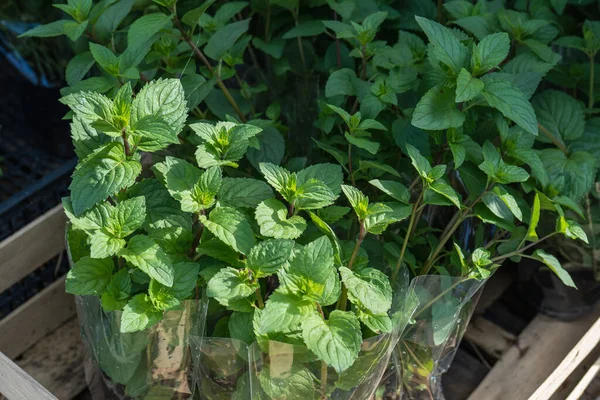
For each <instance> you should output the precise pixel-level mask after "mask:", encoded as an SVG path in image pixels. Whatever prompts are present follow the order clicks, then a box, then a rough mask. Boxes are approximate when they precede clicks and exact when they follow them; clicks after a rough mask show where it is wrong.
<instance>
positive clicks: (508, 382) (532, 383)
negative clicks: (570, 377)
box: [469, 307, 600, 400]
mask: <svg viewBox="0 0 600 400" xmlns="http://www.w3.org/2000/svg"><path fill="white" fill-rule="evenodd" d="M599 316H600V307H599V308H596V310H595V311H594V312H592V313H590V314H589V315H587V316H586V317H584V318H582V319H580V320H577V321H571V322H563V321H557V320H553V319H551V318H549V317H546V316H543V315H538V316H537V317H535V318H534V320H533V321H532V322H531V323H530V324H529V325H528V326H527V328H526V329H525V330H524V331H523V332H522V333H521V335H519V337H518V339H517V342H516V343H515V344H514V345H513V346H512V347H511V348H509V349H508V350H507V351H506V352H505V353H504V355H503V356H502V358H501V359H500V360H499V361H498V362H497V363H496V364H495V365H494V367H493V368H492V370H491V371H490V373H489V374H488V375H487V376H486V377H485V379H484V380H483V381H482V382H481V384H480V385H479V386H478V387H477V389H476V390H475V391H474V392H473V393H472V394H471V396H470V397H469V400H505V399H511V400H525V399H528V398H529V397H530V396H531V395H532V394H533V393H534V392H535V391H536V389H537V388H538V387H539V386H540V385H541V384H542V383H543V382H544V381H545V380H546V378H548V377H549V376H550V375H551V374H552V372H553V371H554V370H555V369H556V367H557V366H558V365H559V364H560V363H561V362H562V361H563V359H564V358H565V356H566V355H567V354H568V353H569V351H570V350H571V349H572V348H573V346H575V345H576V344H577V343H578V342H579V340H580V339H581V337H582V336H583V335H584V334H585V333H586V332H587V331H588V330H589V329H590V327H591V326H592V325H593V324H594V323H595V322H596V320H597V319H598V317H599Z"/></svg>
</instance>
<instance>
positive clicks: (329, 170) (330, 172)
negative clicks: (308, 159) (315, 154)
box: [296, 163, 344, 196]
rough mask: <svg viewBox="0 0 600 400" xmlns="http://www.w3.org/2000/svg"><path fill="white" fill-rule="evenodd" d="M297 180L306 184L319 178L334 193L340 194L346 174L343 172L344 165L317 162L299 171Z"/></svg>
mask: <svg viewBox="0 0 600 400" xmlns="http://www.w3.org/2000/svg"><path fill="white" fill-rule="evenodd" d="M296 179H297V182H298V185H299V186H302V185H304V184H305V183H306V182H308V181H310V180H312V179H317V180H319V181H321V182H323V183H325V185H327V187H328V188H329V189H330V190H331V191H332V192H333V194H334V195H336V196H337V195H339V194H340V191H341V185H342V183H343V182H344V174H343V173H342V167H340V166H339V165H336V164H329V163H325V164H315V165H311V166H309V167H307V168H304V169H303V170H301V171H299V172H298V173H297V177H296Z"/></svg>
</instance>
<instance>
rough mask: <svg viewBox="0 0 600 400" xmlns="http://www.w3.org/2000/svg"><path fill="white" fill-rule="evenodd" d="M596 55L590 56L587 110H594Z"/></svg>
mask: <svg viewBox="0 0 600 400" xmlns="http://www.w3.org/2000/svg"><path fill="white" fill-rule="evenodd" d="M595 56H596V53H594V54H591V55H590V93H589V97H588V108H589V109H590V110H591V109H592V108H594V58H595Z"/></svg>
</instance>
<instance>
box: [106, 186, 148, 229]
mask: <svg viewBox="0 0 600 400" xmlns="http://www.w3.org/2000/svg"><path fill="white" fill-rule="evenodd" d="M110 208H111V213H110V218H109V220H108V221H105V222H104V228H105V229H106V230H107V231H108V232H110V233H111V234H112V235H114V236H115V237H118V238H124V237H126V236H129V235H131V234H132V233H133V232H135V231H136V230H138V229H139V228H141V227H142V224H143V223H144V220H145V219H146V199H145V198H144V197H142V196H138V197H132V198H130V199H127V200H123V201H121V202H119V203H117V205H116V206H114V207H110Z"/></svg>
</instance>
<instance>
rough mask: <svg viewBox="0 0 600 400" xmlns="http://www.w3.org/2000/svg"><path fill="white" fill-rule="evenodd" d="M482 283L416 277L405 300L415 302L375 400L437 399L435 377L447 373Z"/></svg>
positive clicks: (440, 393) (439, 391)
mask: <svg viewBox="0 0 600 400" xmlns="http://www.w3.org/2000/svg"><path fill="white" fill-rule="evenodd" d="M484 284H485V280H477V279H468V278H458V277H451V276H443V275H424V276H418V277H416V278H414V279H413V280H412V281H411V285H410V289H409V296H411V295H412V296H414V297H413V301H415V302H417V303H418V306H417V307H416V310H415V312H414V314H413V315H412V318H411V321H409V323H408V325H407V326H406V328H405V329H404V330H403V332H402V334H401V335H400V340H399V341H398V344H397V346H396V347H395V349H394V352H393V354H392V357H391V361H390V364H389V366H388V369H387V371H386V374H385V375H384V379H382V382H381V385H380V388H379V390H378V396H377V398H385V399H400V398H403V399H436V400H438V399H443V398H444V395H443V391H442V386H441V375H442V374H443V373H444V372H446V371H447V370H448V368H449V367H450V364H451V363H452V360H453V358H454V355H455V354H456V350H457V349H458V346H459V344H460V342H461V340H462V337H463V335H464V333H465V330H466V327H467V325H468V323H469V319H470V318H471V315H472V313H473V310H474V308H475V305H476V303H477V299H478V296H479V289H480V288H481V287H482V286H483V285H484Z"/></svg>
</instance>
